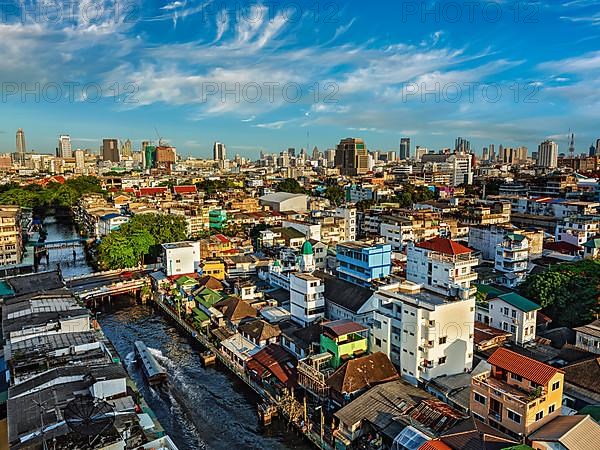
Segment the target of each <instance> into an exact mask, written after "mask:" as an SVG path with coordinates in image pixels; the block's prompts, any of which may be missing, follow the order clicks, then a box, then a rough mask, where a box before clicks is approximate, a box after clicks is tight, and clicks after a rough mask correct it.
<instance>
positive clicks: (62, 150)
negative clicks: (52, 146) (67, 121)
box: [56, 134, 73, 158]
mask: <svg viewBox="0 0 600 450" xmlns="http://www.w3.org/2000/svg"><path fill="white" fill-rule="evenodd" d="M56 153H57V154H56V156H58V157H59V158H72V157H73V150H72V148H71V136H69V135H67V134H63V135H62V136H60V137H59V138H58V151H57V152H56Z"/></svg>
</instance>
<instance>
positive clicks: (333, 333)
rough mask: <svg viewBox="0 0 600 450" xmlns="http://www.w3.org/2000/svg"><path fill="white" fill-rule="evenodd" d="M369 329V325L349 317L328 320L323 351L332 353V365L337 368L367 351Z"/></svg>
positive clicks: (323, 334) (324, 330) (321, 341)
mask: <svg viewBox="0 0 600 450" xmlns="http://www.w3.org/2000/svg"><path fill="white" fill-rule="evenodd" d="M367 331H368V328H367V327H365V326H363V325H360V324H358V323H356V322H352V321H351V320H347V319H341V320H335V321H333V322H328V323H326V324H324V325H323V333H322V334H321V339H320V344H321V353H325V352H328V353H331V354H332V355H333V358H332V359H331V365H332V367H333V368H334V369H337V368H338V367H340V366H341V365H342V364H344V363H345V362H346V361H348V360H349V359H352V358H356V357H359V356H363V355H365V354H366V353H367V351H368V341H367Z"/></svg>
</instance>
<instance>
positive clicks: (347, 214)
mask: <svg viewBox="0 0 600 450" xmlns="http://www.w3.org/2000/svg"><path fill="white" fill-rule="evenodd" d="M335 216H336V217H340V218H342V219H344V220H346V239H345V240H346V241H355V240H356V231H357V221H356V209H355V208H336V209H335Z"/></svg>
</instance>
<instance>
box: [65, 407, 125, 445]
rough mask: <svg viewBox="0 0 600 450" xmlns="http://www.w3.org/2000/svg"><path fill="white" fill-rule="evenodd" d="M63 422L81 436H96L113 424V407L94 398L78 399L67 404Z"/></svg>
mask: <svg viewBox="0 0 600 450" xmlns="http://www.w3.org/2000/svg"><path fill="white" fill-rule="evenodd" d="M64 418H65V422H66V423H67V425H68V426H69V428H70V429H71V430H73V431H74V432H75V433H77V434H79V435H81V436H98V435H100V434H102V433H103V432H104V431H106V430H107V429H108V428H110V427H112V425H113V423H114V422H115V412H114V410H113V407H112V406H111V405H109V404H108V403H106V402H105V401H104V400H101V399H98V398H94V397H79V398H76V399H74V400H71V401H70V402H69V403H67V406H66V407H65V410H64Z"/></svg>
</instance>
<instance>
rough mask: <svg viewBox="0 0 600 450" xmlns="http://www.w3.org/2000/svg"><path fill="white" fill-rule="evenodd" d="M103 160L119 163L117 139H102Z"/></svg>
mask: <svg viewBox="0 0 600 450" xmlns="http://www.w3.org/2000/svg"><path fill="white" fill-rule="evenodd" d="M102 159H103V160H104V161H111V162H114V163H118V162H119V161H120V158H119V141H118V140H116V139H102Z"/></svg>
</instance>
